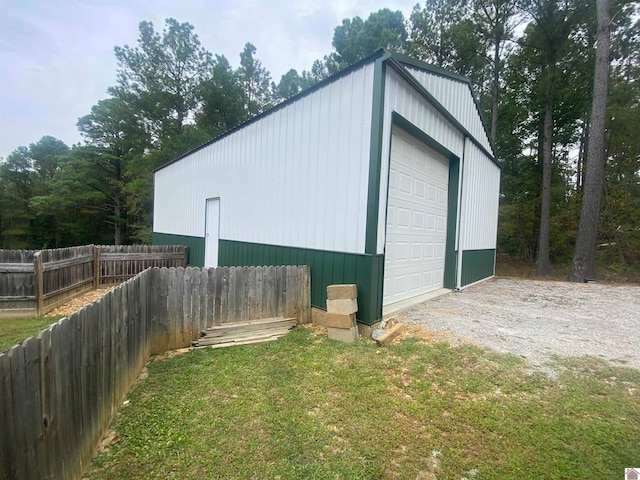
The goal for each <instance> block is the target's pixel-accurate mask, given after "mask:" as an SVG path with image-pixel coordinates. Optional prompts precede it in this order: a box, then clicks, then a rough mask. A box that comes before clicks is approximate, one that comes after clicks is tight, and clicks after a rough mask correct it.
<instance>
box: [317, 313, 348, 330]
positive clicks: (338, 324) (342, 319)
mask: <svg viewBox="0 0 640 480" xmlns="http://www.w3.org/2000/svg"><path fill="white" fill-rule="evenodd" d="M323 323H324V325H323V326H324V327H326V328H329V327H332V328H351V327H355V326H356V314H355V313H349V314H347V313H327V315H326V316H325V317H324V320H323Z"/></svg>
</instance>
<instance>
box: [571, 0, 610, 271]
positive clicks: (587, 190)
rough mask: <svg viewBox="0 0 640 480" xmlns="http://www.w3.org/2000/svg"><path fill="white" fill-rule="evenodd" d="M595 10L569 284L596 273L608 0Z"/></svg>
mask: <svg viewBox="0 0 640 480" xmlns="http://www.w3.org/2000/svg"><path fill="white" fill-rule="evenodd" d="M596 8H597V11H598V36H597V39H596V42H597V46H596V65H595V74H594V78H593V103H592V104H591V128H590V135H589V143H588V146H587V162H586V165H585V167H586V172H585V179H584V185H583V194H582V208H581V211H580V224H579V226H578V236H577V237H576V246H575V249H574V251H573V260H572V262H571V269H570V270H569V281H571V282H584V281H585V280H586V279H588V278H594V276H595V271H596V247H597V244H598V224H599V223H600V203H601V199H602V186H603V183H604V167H605V163H606V156H605V152H604V147H605V145H604V134H605V120H606V111H607V93H608V85H609V65H610V61H609V48H610V42H611V39H610V31H611V19H610V15H609V0H596Z"/></svg>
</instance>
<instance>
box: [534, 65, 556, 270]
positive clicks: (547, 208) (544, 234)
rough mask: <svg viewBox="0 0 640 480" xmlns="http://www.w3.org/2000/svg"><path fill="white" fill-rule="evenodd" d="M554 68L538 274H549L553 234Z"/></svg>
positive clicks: (550, 82) (549, 89) (549, 87)
mask: <svg viewBox="0 0 640 480" xmlns="http://www.w3.org/2000/svg"><path fill="white" fill-rule="evenodd" d="M552 72H553V69H550V70H549V75H548V77H549V78H548V79H547V81H548V84H547V91H546V95H545V102H544V104H545V107H544V126H543V133H542V135H543V140H542V193H541V200H540V236H539V238H538V269H537V272H536V275H538V276H539V277H543V276H546V275H549V273H550V268H549V263H550V262H549V237H550V234H551V167H552V163H553V162H552V159H553V73H552Z"/></svg>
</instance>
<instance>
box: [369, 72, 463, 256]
mask: <svg viewBox="0 0 640 480" xmlns="http://www.w3.org/2000/svg"><path fill="white" fill-rule="evenodd" d="M392 112H397V113H399V114H400V115H402V116H403V117H404V118H406V119H407V120H408V121H409V122H411V123H412V124H414V125H415V126H416V127H418V128H419V129H420V130H422V131H423V132H425V133H426V134H427V135H429V136H430V137H432V138H433V139H434V140H435V141H437V142H438V143H440V144H441V145H443V146H444V147H445V148H447V149H448V150H449V151H451V152H452V153H454V154H455V155H457V156H458V157H462V152H463V146H464V137H463V135H462V134H461V133H460V132H459V131H458V130H456V129H455V128H454V127H453V125H451V124H450V123H449V121H448V120H447V119H446V118H445V117H444V116H443V115H442V114H441V113H440V112H438V111H437V110H436V109H435V108H434V107H433V106H432V105H431V104H429V103H428V102H427V100H426V99H425V98H424V97H423V96H422V95H420V94H419V93H418V92H417V91H416V89H415V88H413V87H412V86H411V85H410V84H409V83H407V82H406V81H405V80H404V79H403V78H401V77H400V75H398V73H396V72H395V71H394V70H393V69H391V68H388V69H387V75H386V79H385V102H384V126H383V131H382V139H383V140H382V169H381V178H380V186H381V188H380V204H379V205H380V210H379V212H378V253H383V251H384V246H385V225H386V221H387V220H386V206H387V188H386V186H387V182H388V177H389V147H390V139H391V114H392Z"/></svg>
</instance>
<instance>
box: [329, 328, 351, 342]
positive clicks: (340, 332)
mask: <svg viewBox="0 0 640 480" xmlns="http://www.w3.org/2000/svg"><path fill="white" fill-rule="evenodd" d="M327 335H328V336H329V338H330V339H332V340H340V341H341V342H347V343H353V342H355V341H356V340H357V339H358V327H351V328H332V327H329V328H327Z"/></svg>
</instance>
